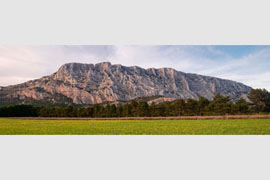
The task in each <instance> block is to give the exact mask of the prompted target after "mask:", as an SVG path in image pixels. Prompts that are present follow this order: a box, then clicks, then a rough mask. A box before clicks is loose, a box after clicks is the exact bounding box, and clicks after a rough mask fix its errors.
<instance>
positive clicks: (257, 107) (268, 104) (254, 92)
mask: <svg viewBox="0 0 270 180" xmlns="http://www.w3.org/2000/svg"><path fill="white" fill-rule="evenodd" d="M248 98H249V100H250V101H252V102H253V105H254V106H253V111H254V112H269V111H270V93H269V92H268V91H267V90H266V89H251V91H250V93H249V94H248Z"/></svg>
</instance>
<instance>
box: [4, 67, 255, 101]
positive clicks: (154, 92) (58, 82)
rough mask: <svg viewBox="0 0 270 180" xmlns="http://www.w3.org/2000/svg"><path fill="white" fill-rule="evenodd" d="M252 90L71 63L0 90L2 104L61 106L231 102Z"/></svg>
mask: <svg viewBox="0 0 270 180" xmlns="http://www.w3.org/2000/svg"><path fill="white" fill-rule="evenodd" d="M250 89H251V88H250V87H248V86H246V85H244V84H242V83H238V82H234V81H230V80H224V79H219V78H215V77H208V76H201V75H197V74H189V73H183V72H180V71H176V70H174V69H171V68H160V69H154V68H150V69H143V68H140V67H137V66H132V67H126V66H122V65H112V64H111V63H109V62H103V63H98V64H80V63H69V64H65V65H63V66H61V67H60V69H59V70H58V71H57V72H56V73H54V74H52V75H51V76H46V77H43V78H41V79H37V80H33V81H29V82H26V83H23V84H19V85H15V86H8V87H2V88H0V100H1V101H9V102H12V101H16V102H17V101H18V102H25V101H29V100H34V101H46V102H51V103H62V104H69V103H74V104H95V103H102V102H115V101H129V100H132V99H135V98H138V97H149V96H164V97H167V98H174V99H175V98H183V99H188V98H193V99H198V98H199V97H200V96H203V97H206V98H208V99H212V98H213V96H214V95H215V94H217V93H220V94H221V95H225V96H230V97H231V98H232V99H238V98H240V97H241V96H242V97H245V96H246V95H247V94H248V93H249V91H250Z"/></svg>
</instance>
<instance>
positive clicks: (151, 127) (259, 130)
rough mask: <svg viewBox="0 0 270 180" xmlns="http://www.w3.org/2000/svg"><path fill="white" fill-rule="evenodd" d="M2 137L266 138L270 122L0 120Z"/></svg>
mask: <svg viewBox="0 0 270 180" xmlns="http://www.w3.org/2000/svg"><path fill="white" fill-rule="evenodd" d="M0 134H1V135H266V134H268V135H269V134H270V119H216V120H215V119H214V120H52V119H50V120H40V119H37V120H34V119H12V118H1V119H0Z"/></svg>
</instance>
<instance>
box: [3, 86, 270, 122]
mask: <svg viewBox="0 0 270 180" xmlns="http://www.w3.org/2000/svg"><path fill="white" fill-rule="evenodd" d="M248 99H249V101H246V100H245V99H243V98H240V99H238V100H236V101H232V100H231V99H230V97H225V96H222V95H220V94H217V95H215V96H214V98H213V100H211V101H210V100H208V99H206V98H204V97H200V98H199V99H198V100H194V99H186V100H184V99H177V100H175V101H173V102H164V103H160V104H150V105H149V104H148V103H147V101H146V100H142V99H141V100H132V101H130V102H128V103H125V104H118V105H115V104H94V105H90V106H86V107H77V106H73V105H69V106H49V107H45V106H34V105H26V104H22V105H9V106H2V107H0V117H160V116H161V117H168V116H195V115H196V116H206V115H242V114H268V113H269V112H270V93H269V92H268V91H267V90H265V89H252V90H251V92H250V93H249V94H248Z"/></svg>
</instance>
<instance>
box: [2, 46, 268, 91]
mask: <svg viewBox="0 0 270 180" xmlns="http://www.w3.org/2000/svg"><path fill="white" fill-rule="evenodd" d="M104 61H106V62H108V61H109V62H111V63H112V64H122V65H125V66H134V65H136V66H140V67H143V68H152V67H154V68H162V67H170V68H174V69H176V70H178V71H182V72H187V73H196V74H201V75H207V76H214V77H219V78H223V79H230V80H234V81H237V82H241V83H244V84H246V85H249V86H251V87H253V88H266V89H267V90H270V78H269V77H270V46H247V45H243V46H216V45H215V46H183V45H181V46H178V45H172V46H165V45H162V46H130V45H129V46H124V45H122V46H118V45H117V46H114V45H108V46H107V45H104V46H100V45H99V46H93V45H87V46H86V45H83V46H78V45H76V46H64V45H55V46H7V45H3V46H0V86H7V85H14V84H18V83H22V82H25V81H28V80H33V79H37V78H40V77H43V76H47V75H50V74H52V73H54V72H56V71H57V70H58V68H59V67H60V66H61V65H63V64H65V63H70V62H80V63H90V64H95V63H99V62H104Z"/></svg>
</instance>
